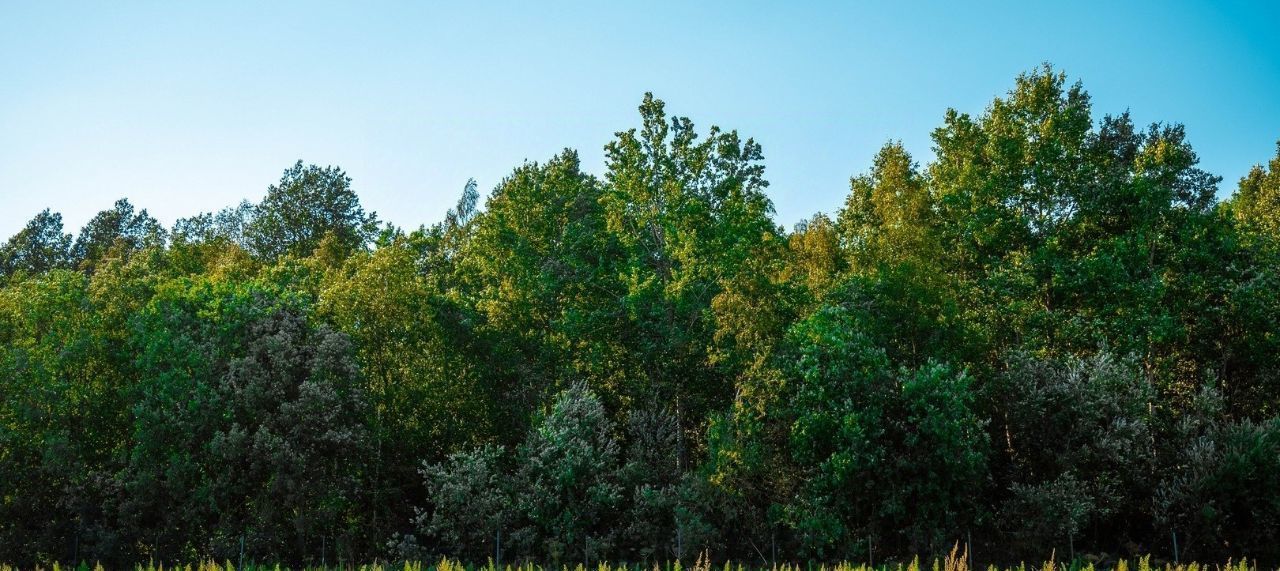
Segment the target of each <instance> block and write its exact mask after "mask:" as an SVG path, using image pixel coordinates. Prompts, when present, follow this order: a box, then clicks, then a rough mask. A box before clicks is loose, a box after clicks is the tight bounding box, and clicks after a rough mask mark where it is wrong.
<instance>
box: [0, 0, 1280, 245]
mask: <svg viewBox="0 0 1280 571" xmlns="http://www.w3.org/2000/svg"><path fill="white" fill-rule="evenodd" d="M626 4H628V5H625V6H624V3H622V2H593V3H570V2H530V1H524V2H511V3H501V4H496V3H495V4H491V3H480V2H457V3H443V2H442V3H428V2H415V3H384V2H350V3H332V4H328V3H325V4H322V3H296V4H295V3H287V2H276V1H272V2H259V1H254V2H216V3H215V2H209V3H201V4H198V5H197V4H196V3H194V2H156V3H142V2H93V3H84V4H78V3H66V2H56V1H55V2H43V1H25V0H9V1H5V2H3V4H0V236H9V235H11V234H13V233H14V232H16V231H17V230H18V229H20V228H21V227H22V225H23V224H24V223H25V222H26V221H27V220H28V219H30V217H31V216H32V215H34V214H35V213H36V212H38V211H39V210H41V209H44V208H46V207H47V208H52V209H53V210H55V211H59V212H61V213H62V214H63V217H64V220H65V222H66V224H67V227H68V230H70V231H75V230H76V229H78V228H79V227H80V226H81V225H82V224H83V223H84V222H85V221H87V220H88V219H89V218H90V217H91V216H92V215H93V214H94V213H95V212H96V211H98V210H101V209H104V208H107V207H109V206H110V205H111V203H112V202H113V201H114V200H115V199H117V198H120V197H122V196H123V197H128V198H129V199H130V200H131V201H132V202H133V203H134V204H135V205H137V206H139V207H143V208H147V209H148V210H149V211H150V212H151V213H152V214H153V215H154V216H156V217H157V218H158V219H160V221H161V222H162V223H164V224H165V225H166V226H169V225H171V224H172V223H173V221H174V220H175V219H176V218H179V217H182V216H188V215H191V214H195V213H197V212H200V211H208V210H216V209H219V208H221V207H224V206H228V205H231V204H234V203H236V202H238V201H240V200H241V199H243V198H248V199H250V200H254V201H256V200H258V199H259V198H260V197H261V196H262V195H263V193H264V192H265V189H266V187H267V185H268V184H271V183H272V182H274V181H276V180H278V179H279V177H280V173H281V171H283V170H284V169H285V168H286V167H288V166H289V165H291V164H292V163H293V162H294V161H295V160H297V159H302V160H304V161H307V162H311V163H317V164H321V165H327V164H337V165H341V166H342V167H343V168H345V169H346V170H347V172H348V173H349V174H350V175H351V176H352V178H353V179H354V184H353V185H354V187H355V189H356V190H357V191H358V192H359V194H360V196H361V199H362V201H363V203H364V205H365V208H366V209H367V210H376V211H377V212H378V213H379V216H380V217H381V218H382V219H384V220H390V221H392V222H394V223H396V224H397V225H400V226H403V227H409V228H413V227H417V226H418V225H419V224H422V223H432V222H435V221H437V220H439V219H440V218H441V217H442V215H443V213H444V211H445V210H446V209H447V208H448V207H449V206H450V205H452V204H453V202H454V201H455V200H456V197H457V195H458V193H459V192H460V191H461V189H462V186H463V184H464V183H465V182H466V180H467V178H469V177H474V178H475V179H476V180H477V181H478V182H479V184H480V186H481V189H482V190H485V191H487V190H488V189H490V188H492V187H493V186H494V185H495V184H497V183H498V182H499V181H500V180H501V179H502V177H503V176H504V175H506V174H507V173H508V172H510V171H511V169H513V168H514V167H515V166H517V165H518V164H520V163H521V162H522V161H523V160H525V159H529V160H538V161H541V160H545V159H546V158H547V157H549V156H551V155H553V154H555V153H556V152H557V151H559V150H560V149H562V148H565V147H572V148H575V149H578V150H579V152H580V153H581V156H582V159H583V164H584V167H585V168H586V169H587V170H588V171H590V172H595V173H601V172H602V171H603V158H602V154H603V153H602V150H601V148H602V146H603V145H604V144H605V143H606V142H608V141H609V139H610V138H611V137H612V135H613V133H614V132H615V131H618V130H624V129H627V128H630V127H632V126H635V125H636V124H637V123H638V114H637V112H636V106H637V105H638V104H639V103H640V100H641V97H642V95H643V93H644V92H645V91H653V92H654V93H655V94H656V95H657V96H658V97H659V98H662V99H664V100H665V101H666V102H667V109H668V111H669V112H671V113H674V114H678V115H685V116H688V117H691V118H692V119H693V120H694V122H695V123H696V124H698V125H699V126H700V127H702V128H705V127H708V126H710V125H712V124H717V125H721V126H722V127H725V128H730V129H737V130H738V131H739V132H740V133H742V134H743V135H745V136H750V137H754V138H756V139H757V140H758V141H760V142H761V143H762V144H763V146H764V153H765V159H766V160H765V164H766V165H767V171H766V173H767V177H768V179H769V180H770V181H771V183H772V186H771V187H770V194H771V196H772V198H773V201H774V203H775V206H776V208H777V221H778V222H779V223H780V224H784V225H787V226H788V227H789V226H790V225H791V224H793V223H795V222H796V221H798V220H800V219H801V218H804V217H807V216H809V215H810V214H812V213H814V212H816V211H827V212H831V211H834V210H835V209H836V208H838V206H839V205H840V204H841V202H842V201H843V200H844V197H845V194H846V192H847V190H848V179H849V177H850V175H853V174H856V173H859V172H862V171H864V170H866V169H867V168H868V166H869V165H870V161H871V158H872V155H873V154H874V152H875V151H876V149H877V148H879V147H880V145H882V144H883V143H884V142H885V141H887V140H890V139H901V140H902V141H903V143H904V144H905V145H906V147H907V149H908V150H910V151H911V152H912V153H914V154H915V156H916V158H917V159H919V160H920V161H921V162H924V161H927V160H928V159H929V158H930V157H931V155H932V153H931V150H930V141H929V133H930V131H931V130H932V129H933V128H934V127H936V126H938V125H939V124H940V123H941V120H942V116H943V113H944V112H945V110H946V109H947V108H948V107H955V108H957V109H959V110H961V111H965V112H970V113H975V114H976V113H980V112H981V111H982V110H983V109H984V108H985V107H986V105H987V104H988V103H989V102H990V100H991V99H992V98H993V97H994V96H996V95H999V94H1002V93H1004V92H1005V91H1007V90H1008V89H1009V88H1010V87H1011V86H1012V84H1013V78H1014V77H1015V76H1016V75H1017V74H1018V73H1019V72H1022V71H1026V70H1029V69H1032V68H1034V67H1035V66H1037V65H1038V64H1039V63H1040V62H1044V61H1049V62H1052V63H1053V64H1054V65H1056V66H1057V67H1058V68H1060V69H1061V70H1063V71H1065V72H1067V74H1068V75H1069V76H1070V78H1071V79H1072V80H1076V79H1078V80H1080V81H1082V82H1083V83H1084V86H1085V88H1086V89H1087V90H1088V91H1089V92H1090V93H1091V94H1092V96H1093V101H1094V111H1095V116H1096V117H1097V118H1100V117H1101V116H1102V115H1103V114H1106V113H1119V112H1122V111H1124V110H1125V109H1130V110H1131V111H1132V114H1133V116H1134V119H1135V120H1136V121H1137V122H1139V123H1148V122H1152V121H1170V122H1181V123H1184V124H1185V125H1186V127H1187V132H1188V136H1189V138H1190V140H1191V142H1192V144H1193V145H1194V146H1195V148H1196V150H1197V151H1198V152H1199V154H1200V157H1201V159H1202V166H1203V167H1204V168H1206V169H1207V170H1210V171H1211V172H1214V173H1217V174H1220V175H1222V176H1224V177H1225V178H1226V180H1225V181H1224V183H1223V185H1222V192H1220V196H1226V195H1227V194H1229V193H1230V192H1231V191H1232V190H1233V189H1234V188H1235V183H1236V181H1237V180H1238V179H1239V177H1240V176H1242V175H1243V174H1245V173H1246V172H1247V171H1248V169H1249V167H1250V166H1251V165H1253V164H1255V163H1260V162H1264V161H1266V160H1267V159H1269V158H1270V157H1271V156H1273V155H1274V153H1275V150H1276V147H1275V143H1276V140H1277V139H1280V2H1276V1H1274V0H1272V1H1268V2H1259V3H1253V4H1247V3H1234V2H1202V3H1186V2H1158V3H1157V2H1151V3H1123V2H1043V3H1040V2H1008V3H991V4H980V5H961V3H959V2H939V3H926V4H909V3H905V2H884V3H870V2H812V3H802V2H777V3H746V2H740V3H715V4H713V3H702V2H698V3H694V2H652V1H651V2H636V3H626Z"/></svg>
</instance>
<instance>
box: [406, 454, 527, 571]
mask: <svg viewBox="0 0 1280 571" xmlns="http://www.w3.org/2000/svg"><path fill="white" fill-rule="evenodd" d="M502 457H503V449H502V448H500V447H497V446H484V447H480V448H475V449H472V450H468V451H461V452H455V453H453V454H450V455H449V458H448V460H447V461H445V462H443V463H440V464H427V463H424V465H423V467H422V477H423V478H424V479H425V480H426V484H427V497H428V498H429V499H430V501H431V505H432V507H431V509H430V510H429V511H419V512H418V517H417V524H418V530H419V531H420V533H422V534H423V535H425V536H428V537H436V538H439V541H440V547H441V548H443V550H444V552H445V553H447V554H450V555H452V556H454V557H467V558H470V559H472V560H480V559H484V558H485V557H493V558H494V560H495V561H498V562H501V553H502V533H503V531H504V528H505V527H507V526H508V525H510V521H511V517H512V516H513V515H514V514H513V510H512V503H513V502H512V497H511V492H510V490H509V485H508V477H507V475H506V474H504V473H503V471H502V466H501V462H502V459H503V458H502ZM507 531H508V533H510V531H509V530H507Z"/></svg>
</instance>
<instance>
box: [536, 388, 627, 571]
mask: <svg viewBox="0 0 1280 571" xmlns="http://www.w3.org/2000/svg"><path fill="white" fill-rule="evenodd" d="M613 429H614V428H613V423H612V422H610V421H609V416H608V415H607V414H606V413H605V410H604V407H603V406H602V405H601V404H600V399H599V398H597V397H596V395H595V393H593V392H592V391H591V390H590V389H588V388H587V387H585V386H584V385H582V384H580V383H579V384H574V385H572V386H570V387H569V388H568V389H565V390H564V391H561V392H560V393H559V394H558V395H556V397H555V399H554V401H553V402H552V403H551V406H550V408H549V409H548V410H547V411H546V412H545V413H544V414H543V415H541V416H540V418H539V419H538V420H537V422H536V423H535V425H534V429H533V430H532V431H530V433H529V436H528V437H527V438H526V439H525V442H524V443H523V444H522V445H521V446H520V448H519V450H518V453H517V463H518V466H519V472H518V475H517V481H518V482H519V486H520V490H519V492H518V495H517V499H516V502H517V505H518V506H519V510H520V512H521V513H523V514H525V516H526V518H527V522H528V523H527V526H526V527H525V528H524V529H521V530H520V531H518V532H517V534H516V536H515V537H514V538H513V539H515V540H517V541H519V542H520V544H521V545H523V546H524V548H525V549H532V548H535V547H540V548H541V549H542V550H544V553H546V554H547V555H548V556H550V557H551V559H552V560H553V561H574V560H576V559H577V558H578V557H581V558H582V559H583V561H585V562H586V563H587V564H588V565H589V564H590V562H591V561H592V560H596V561H598V560H601V559H602V558H603V557H605V556H606V554H608V553H609V552H610V549H611V547H612V539H613V538H612V529H611V526H612V525H613V523H614V522H613V516H615V515H616V512H615V510H616V509H617V507H618V505H619V503H620V502H621V500H622V489H621V486H620V484H619V481H618V478H619V473H618V471H619V464H618V462H619V454H620V450H619V446H618V442H617V440H615V436H614V434H613Z"/></svg>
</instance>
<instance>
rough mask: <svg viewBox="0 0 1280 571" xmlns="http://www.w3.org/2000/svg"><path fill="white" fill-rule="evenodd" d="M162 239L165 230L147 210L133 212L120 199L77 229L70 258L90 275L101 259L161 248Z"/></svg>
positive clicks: (164, 237) (126, 203)
mask: <svg viewBox="0 0 1280 571" xmlns="http://www.w3.org/2000/svg"><path fill="white" fill-rule="evenodd" d="M165 240H166V236H165V231H164V228H162V227H161V226H160V223H159V222H156V219H155V218H152V217H151V216H150V215H149V214H147V211H146V210H141V211H139V212H137V213H134V211H133V205H132V204H130V203H129V201H128V199H124V198H121V199H120V200H117V201H116V203H115V205H114V206H113V207H112V208H111V209H110V210H103V211H102V212H99V213H98V214H97V215H95V216H94V217H93V218H92V219H90V220H89V222H88V223H87V224H85V226H84V228H82V229H80V234H78V235H77V236H76V241H75V243H74V244H73V245H72V246H71V259H72V261H73V262H74V263H75V264H76V265H77V266H79V267H80V268H81V269H83V270H85V271H88V272H91V273H92V272H93V271H94V270H95V269H96V268H97V267H98V265H100V264H101V263H102V262H103V260H104V258H108V257H111V258H119V259H126V258H128V257H129V256H130V255H132V254H133V253H134V252H137V251H139V250H143V249H146V248H156V247H163V246H164V244H165Z"/></svg>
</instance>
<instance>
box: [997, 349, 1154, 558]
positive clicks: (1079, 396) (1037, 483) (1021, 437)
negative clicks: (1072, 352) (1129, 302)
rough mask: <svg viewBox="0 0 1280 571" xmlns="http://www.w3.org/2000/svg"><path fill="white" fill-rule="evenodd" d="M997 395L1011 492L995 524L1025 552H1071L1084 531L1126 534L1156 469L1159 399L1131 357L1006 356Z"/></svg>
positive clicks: (1005, 477)
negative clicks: (1062, 548) (1001, 399)
mask: <svg viewBox="0 0 1280 571" xmlns="http://www.w3.org/2000/svg"><path fill="white" fill-rule="evenodd" d="M1009 359H1010V363H1009V366H1008V370H1007V372H1006V373H1005V374H1004V376H1003V378H1002V379H1001V382H1000V384H999V385H998V386H999V392H1000V393H1001V394H1003V395H1005V399H1006V401H1005V403H1004V405H1003V406H1002V407H1001V410H1002V411H1003V416H1002V419H1003V424H1004V426H1003V430H1002V432H1003V433H1004V434H1005V442H1006V447H1007V449H1008V453H1009V463H1008V464H1007V465H1005V466H1004V467H1003V468H1004V469H1005V470H1007V471H1008V472H1007V473H1006V474H1004V475H1002V476H1001V477H1002V480H1003V481H1005V482H1008V483H1007V484H1006V485H1008V486H1009V489H1010V490H1011V492H1012V494H1011V497H1010V498H1009V500H1008V501H1007V503H1006V505H1005V507H1004V508H1003V513H1002V515H1001V519H1002V520H1004V521H1006V522H1008V526H1009V528H1010V530H1009V531H1010V532H1011V534H1012V535H1013V536H1014V537H1015V538H1018V539H1020V540H1021V541H1023V545H1024V546H1025V547H1026V548H1029V549H1034V548H1038V547H1042V546H1045V545H1060V546H1065V547H1068V548H1071V547H1072V544H1074V542H1075V541H1077V540H1079V539H1081V536H1082V535H1083V534H1084V533H1085V532H1086V530H1094V533H1100V534H1102V536H1101V537H1094V538H1091V539H1093V540H1095V541H1096V540H1102V539H1103V538H1108V537H1110V538H1116V537H1125V536H1126V534H1128V533H1130V529H1128V528H1127V527H1126V524H1127V523H1128V522H1127V521H1126V519H1127V518H1125V517H1123V516H1121V515H1120V514H1134V513H1143V512H1144V511H1146V508H1147V506H1146V505H1145V503H1144V501H1145V500H1144V496H1145V494H1144V492H1143V491H1144V490H1149V489H1151V487H1152V485H1153V482H1152V481H1151V475H1152V474H1154V473H1155V472H1156V468H1155V461H1156V458H1155V455H1154V454H1155V452H1154V450H1153V449H1152V443H1153V441H1154V440H1155V437H1156V436H1155V434H1156V433H1155V430H1156V425H1155V423H1156V419H1155V418H1154V415H1153V409H1152V405H1153V401H1154V399H1155V397H1156V393H1155V390H1154V387H1153V386H1152V384H1151V382H1150V379H1148V378H1147V376H1146V375H1145V374H1144V373H1143V372H1142V370H1141V368H1140V367H1139V366H1138V364H1137V363H1136V362H1135V361H1134V360H1133V359H1128V358H1121V357H1116V356H1114V355H1113V354H1111V353H1109V352H1106V351H1102V352H1098V353H1096V354H1095V355H1093V356H1090V357H1087V358H1066V359H1064V360H1053V359H1041V358H1036V357H1033V356H1030V355H1026V354H1014V355H1011V356H1010V357H1009Z"/></svg>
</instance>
